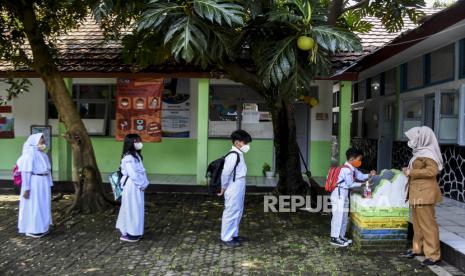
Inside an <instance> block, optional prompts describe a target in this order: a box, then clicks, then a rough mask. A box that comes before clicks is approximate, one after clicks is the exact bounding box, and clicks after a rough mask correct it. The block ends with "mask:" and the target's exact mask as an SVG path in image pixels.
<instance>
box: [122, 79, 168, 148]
mask: <svg viewBox="0 0 465 276" xmlns="http://www.w3.org/2000/svg"><path fill="white" fill-rule="evenodd" d="M163 88H164V86H163V79H155V78H139V79H118V82H117V85H116V140H118V141H122V140H124V137H125V136H126V135H127V134H129V133H135V134H139V135H140V136H141V138H142V141H144V142H160V141H161V96H162V92H163Z"/></svg>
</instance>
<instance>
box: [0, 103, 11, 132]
mask: <svg viewBox="0 0 465 276" xmlns="http://www.w3.org/2000/svg"><path fill="white" fill-rule="evenodd" d="M14 123H15V119H14V118H13V111H12V107H11V106H10V105H4V106H0V139H10V138H15V131H14Z"/></svg>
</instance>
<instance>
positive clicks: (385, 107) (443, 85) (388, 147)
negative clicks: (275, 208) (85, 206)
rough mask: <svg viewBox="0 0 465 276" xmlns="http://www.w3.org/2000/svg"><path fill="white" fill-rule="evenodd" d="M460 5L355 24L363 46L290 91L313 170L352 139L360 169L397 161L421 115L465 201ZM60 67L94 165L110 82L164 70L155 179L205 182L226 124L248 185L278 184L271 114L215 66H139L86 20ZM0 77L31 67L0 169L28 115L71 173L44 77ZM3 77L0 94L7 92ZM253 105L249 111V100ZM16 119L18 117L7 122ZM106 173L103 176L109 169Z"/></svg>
mask: <svg viewBox="0 0 465 276" xmlns="http://www.w3.org/2000/svg"><path fill="white" fill-rule="evenodd" d="M463 10H465V7H464V2H463V1H459V2H457V4H456V5H454V6H452V7H451V8H448V9H445V10H442V11H441V10H439V9H433V8H428V9H424V12H425V17H424V19H423V20H422V21H421V22H420V23H419V24H418V25H416V24H413V23H412V22H410V21H409V20H406V22H405V26H404V29H403V30H402V31H400V32H398V33H388V32H387V31H386V30H385V29H384V28H383V27H382V25H381V23H380V21H379V20H378V19H375V18H367V20H368V21H369V22H370V23H371V24H373V26H374V27H373V29H372V30H371V31H370V32H369V33H363V34H359V36H360V38H361V40H362V44H363V52H360V53H340V54H338V55H337V56H335V57H334V58H333V67H334V75H333V76H331V77H328V78H325V79H317V80H315V82H314V86H312V87H311V89H308V90H310V91H311V93H310V96H313V97H315V98H317V99H318V104H317V105H316V106H314V107H310V106H309V104H307V103H305V102H303V101H300V100H299V99H296V103H295V109H296V121H297V134H298V143H299V147H300V150H301V151H302V153H303V158H304V159H305V161H306V163H308V165H309V168H310V170H311V171H312V174H313V175H314V176H315V178H316V179H317V180H319V181H320V182H321V180H322V179H323V178H324V177H325V175H326V173H327V170H328V168H329V166H330V164H331V162H332V158H333V159H335V160H339V161H340V162H342V161H343V160H344V152H345V150H346V149H347V148H348V147H349V146H350V144H353V145H354V146H357V147H360V148H361V149H363V150H364V151H365V152H366V153H367V157H366V160H365V166H366V167H367V168H377V169H378V170H380V169H384V168H391V167H394V168H400V167H402V166H403V165H405V164H406V162H407V160H408V158H409V153H408V148H407V147H406V141H405V137H404V136H403V134H402V133H403V132H404V131H405V130H407V129H408V128H410V127H412V126H417V125H422V124H426V125H429V126H431V127H433V128H434V130H435V131H436V133H437V135H438V137H439V139H440V142H441V145H442V149H443V152H444V155H445V160H446V165H447V167H446V169H445V171H444V173H443V175H442V176H441V179H442V181H441V187H442V189H443V191H444V194H445V195H446V196H449V197H451V198H453V199H455V200H459V201H464V183H463V182H464V172H465V161H464V159H465V147H464V145H465V137H464V136H465V135H464V132H465V96H464V95H463V94H464V93H465V92H464V90H465V88H464V86H465V46H464V43H465V42H464V41H465V40H464V38H465V13H463ZM58 48H59V51H60V64H59V68H60V70H61V71H62V73H63V76H64V77H65V78H66V79H65V81H66V83H67V85H68V86H69V88H70V93H71V94H72V98H73V100H74V101H75V102H76V106H77V108H78V110H79V112H80V113H81V116H82V118H83V121H84V123H85V125H86V127H87V129H88V131H89V133H90V135H91V136H92V141H93V144H94V150H95V153H96V158H97V161H98V165H99V168H100V170H101V172H102V173H103V174H104V175H106V174H108V173H110V172H112V171H115V170H116V169H117V168H118V166H119V160H120V155H121V150H122V143H121V142H118V141H116V140H115V138H114V134H115V125H116V122H115V85H116V82H117V80H118V79H119V78H138V77H163V78H164V82H165V89H166V90H167V91H169V92H170V93H171V94H176V95H177V96H179V99H181V100H180V102H181V103H182V104H183V106H182V108H181V109H182V110H180V112H177V113H176V116H175V118H174V119H173V113H170V110H166V112H163V111H162V128H163V127H164V126H163V125H165V126H167V125H169V127H170V128H174V129H176V128H177V129H178V135H167V136H170V137H163V138H162V142H160V143H146V144H145V145H144V163H145V167H146V168H147V170H148V173H149V175H150V179H151V182H152V183H154V184H181V185H203V184H204V183H205V169H206V166H207V164H208V163H209V162H211V161H212V160H214V159H216V158H218V157H219V156H221V155H223V154H224V153H225V152H226V151H228V150H229V149H230V147H231V141H230V140H229V135H230V133H231V132H232V131H234V130H236V129H238V128H242V129H245V130H247V131H248V132H250V133H251V135H252V137H253V138H254V141H253V143H252V150H251V151H250V152H249V153H248V154H247V155H246V159H247V160H246V161H247V164H248V168H249V170H248V174H249V180H248V184H249V185H251V186H273V185H275V184H276V178H275V179H266V178H264V177H263V172H262V168H263V165H264V164H265V163H268V164H270V165H271V166H272V167H274V163H275V162H274V149H273V131H272V122H271V116H270V114H269V112H268V111H269V110H268V107H267V106H266V104H265V101H264V99H263V98H262V97H261V96H260V95H258V94H257V93H255V92H254V91H252V90H251V89H250V88H248V87H246V86H244V85H242V84H239V83H235V82H233V81H231V80H229V79H227V76H224V75H223V73H222V72H204V71H199V70H197V69H196V68H191V67H189V66H178V65H169V64H168V65H165V66H162V67H149V68H146V69H144V70H142V71H138V72H137V73H133V72H132V71H131V69H132V66H131V65H130V64H125V63H124V62H123V61H122V54H121V50H122V46H121V45H120V44H119V43H117V42H107V41H104V37H103V34H102V32H101V30H100V29H99V27H98V25H97V24H95V22H94V21H93V20H91V19H89V20H87V21H86V22H85V23H84V24H82V26H80V27H79V28H78V29H76V30H74V31H71V32H69V33H68V34H67V35H66V36H63V37H62V38H61V39H60V40H59V43H58ZM0 75H1V77H7V76H15V77H18V78H20V77H21V78H27V79H29V80H30V81H31V83H32V85H31V87H30V91H29V92H26V93H24V94H23V95H20V96H19V97H18V98H16V99H13V100H12V101H10V102H8V103H7V106H8V108H5V107H3V108H1V109H0V117H1V118H2V119H1V120H0V138H1V139H0V152H1V155H2V158H1V162H0V179H4V180H6V179H11V169H12V167H13V166H14V164H15V161H16V159H17V158H18V156H19V155H20V152H21V148H22V144H23V142H24V141H25V139H26V137H27V136H28V135H29V134H30V133H31V126H33V125H49V126H51V128H52V139H51V156H52V165H53V174H54V179H55V180H57V181H63V182H67V181H68V182H69V181H70V180H72V173H71V170H72V166H71V151H70V149H69V146H67V143H66V141H65V140H64V139H63V138H62V136H61V134H63V133H64V128H63V127H62V125H61V123H59V120H58V114H57V112H56V109H55V107H54V105H53V102H52V101H51V100H50V99H48V96H47V91H46V88H45V85H44V83H43V82H42V80H41V79H40V78H38V76H37V74H35V73H34V72H32V71H31V70H30V69H29V68H27V67H24V68H16V69H14V70H13V71H12V68H11V67H10V66H9V65H8V64H7V63H4V62H3V63H0ZM6 87H7V85H6V84H4V83H2V84H1V87H0V95H2V94H3V95H4V94H5V93H6V91H5V89H6ZM249 110H254V111H258V114H259V119H256V120H250V116H247V114H246V113H247V111H249ZM11 126H13V127H11ZM104 179H106V177H105V178H104Z"/></svg>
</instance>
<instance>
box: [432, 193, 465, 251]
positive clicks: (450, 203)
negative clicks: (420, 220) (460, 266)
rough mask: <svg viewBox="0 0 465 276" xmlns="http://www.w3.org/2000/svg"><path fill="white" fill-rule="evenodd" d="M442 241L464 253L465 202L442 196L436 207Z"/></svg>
mask: <svg viewBox="0 0 465 276" xmlns="http://www.w3.org/2000/svg"><path fill="white" fill-rule="evenodd" d="M436 219H437V222H438V224H439V237H440V239H441V241H442V242H444V243H446V244H448V245H449V246H451V247H453V248H455V249H456V250H457V251H460V252H461V253H462V254H465V203H463V202H460V201H456V200H453V199H450V198H444V200H443V202H441V203H440V204H438V205H437V207H436Z"/></svg>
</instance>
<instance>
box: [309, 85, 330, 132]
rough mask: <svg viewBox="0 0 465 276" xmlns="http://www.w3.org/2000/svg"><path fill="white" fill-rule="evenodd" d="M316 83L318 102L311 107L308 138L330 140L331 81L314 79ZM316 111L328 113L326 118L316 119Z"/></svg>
mask: <svg viewBox="0 0 465 276" xmlns="http://www.w3.org/2000/svg"><path fill="white" fill-rule="evenodd" d="M316 84H317V85H318V94H319V104H318V105H317V106H315V107H314V108H312V109H311V121H310V140H312V141H331V137H332V122H331V119H332V109H333V81H316ZM317 113H326V114H328V119H327V120H317V119H316V114H317Z"/></svg>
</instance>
